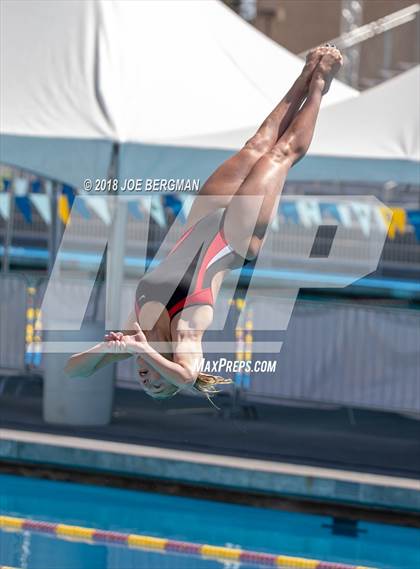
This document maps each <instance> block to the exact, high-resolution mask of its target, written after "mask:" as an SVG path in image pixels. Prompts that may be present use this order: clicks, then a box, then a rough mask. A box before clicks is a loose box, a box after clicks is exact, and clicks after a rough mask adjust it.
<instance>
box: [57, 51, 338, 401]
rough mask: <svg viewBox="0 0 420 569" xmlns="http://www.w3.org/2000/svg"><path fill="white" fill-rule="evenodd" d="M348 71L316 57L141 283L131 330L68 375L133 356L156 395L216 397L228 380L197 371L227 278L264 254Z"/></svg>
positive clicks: (328, 56)
mask: <svg viewBox="0 0 420 569" xmlns="http://www.w3.org/2000/svg"><path fill="white" fill-rule="evenodd" d="M341 65H342V57H341V54H340V52H339V51H338V50H337V49H336V48H335V47H334V46H332V45H329V44H326V45H325V46H320V47H317V48H315V49H313V50H312V51H311V52H310V53H309V54H308V56H307V58H306V63H305V66H304V68H303V70H302V72H301V74H300V76H299V77H298V78H297V80H296V81H295V82H294V84H293V85H292V87H291V88H290V90H289V91H288V93H287V94H286V96H285V97H284V98H283V99H282V100H281V102H280V103H279V104H278V105H277V107H276V108H275V109H274V110H273V111H272V113H271V114H270V115H269V116H268V117H267V118H266V119H265V121H264V122H263V123H262V125H261V126H260V128H259V129H258V131H257V132H256V133H255V135H254V136H253V137H252V138H251V139H250V140H248V142H246V144H245V145H244V147H243V148H242V149H241V150H240V151H239V152H238V153H237V154H235V155H234V156H232V157H231V158H229V159H228V160H227V161H226V162H224V163H223V164H222V165H221V166H220V167H219V168H218V169H217V170H216V171H215V172H214V173H213V174H212V175H211V176H210V178H209V179H208V180H207V181H206V183H205V184H204V186H203V187H202V188H201V190H200V193H199V195H200V196H207V198H206V199H203V200H200V199H198V200H195V202H194V204H193V207H192V208H191V211H190V214H189V216H188V220H187V228H186V231H185V232H184V234H183V235H182V237H181V238H180V239H179V240H178V242H177V243H176V245H175V246H174V247H173V249H172V250H171V252H170V253H169V255H168V256H167V257H166V258H165V259H164V260H163V261H161V262H160V264H159V265H158V266H157V267H156V268H154V269H151V270H148V271H147V272H146V273H145V275H144V276H143V277H142V278H141V280H140V283H139V285H138V287H137V292H136V302H135V310H134V311H133V313H132V314H131V316H130V318H129V319H128V322H127V324H126V326H125V328H126V330H125V331H124V332H110V333H109V334H107V335H106V336H105V338H104V341H103V342H101V343H100V344H97V345H96V346H94V347H93V348H91V349H89V350H87V351H85V352H82V353H79V354H75V355H73V356H72V357H71V358H70V359H69V360H68V362H67V365H66V367H65V373H66V374H67V375H68V376H70V377H72V376H89V375H91V374H92V373H94V372H95V371H96V370H98V369H100V368H102V367H103V366H105V365H107V364H110V363H115V362H117V361H119V360H122V359H125V358H128V357H131V356H132V355H134V356H135V357H136V361H137V365H138V374H139V378H140V382H141V384H142V386H143V388H144V390H145V391H146V393H147V394H148V395H150V396H152V397H154V398H158V399H164V398H167V397H171V396H173V395H175V393H177V392H178V391H179V390H180V389H182V388H193V389H195V390H197V391H200V392H202V393H205V394H206V395H207V397H209V395H211V394H212V393H215V392H216V391H217V389H216V385H218V384H220V383H225V382H229V380H225V379H223V378H220V377H218V376H212V375H209V374H204V373H201V372H199V371H198V369H199V365H198V364H199V362H201V360H202V346H201V342H202V338H203V335H204V332H205V331H206V329H207V328H208V327H209V326H210V324H211V322H212V318H213V306H214V302H215V299H216V297H217V294H218V292H219V289H220V286H221V284H222V281H223V278H224V276H225V275H226V273H227V272H228V271H229V270H231V269H233V268H237V267H241V266H242V265H243V264H244V263H246V262H247V261H248V260H251V259H254V258H255V257H256V256H257V255H258V252H259V250H260V248H261V246H262V244H263V241H264V237H265V233H266V230H267V228H268V226H269V224H270V222H271V220H272V218H273V216H274V215H275V213H276V211H277V207H278V203H279V199H280V194H281V191H282V189H283V185H284V182H285V179H286V176H287V173H288V171H289V169H290V168H291V167H292V166H293V165H294V164H296V163H297V162H298V160H300V159H301V158H302V157H303V156H304V155H305V154H306V152H307V150H308V148H309V145H310V142H311V140H312V136H313V133H314V128H315V123H316V120H317V116H318V111H319V108H320V104H321V99H322V96H323V95H324V94H325V93H326V92H327V91H328V89H329V87H330V84H331V81H332V79H333V77H334V76H335V75H336V73H337V71H338V70H339V68H340V66H341ZM238 196H257V197H258V199H259V201H258V206H257V208H259V209H258V212H257V213H255V212H256V211H257V209H256V208H255V207H253V206H252V203H250V201H249V200H247V199H245V200H242V199H233V198H234V197H235V198H236V197H238ZM251 202H252V200H251ZM250 207H252V208H253V212H252V215H251V212H250V210H249V208H250ZM253 215H254V217H253ZM197 242H198V243H199V244H200V247H199V248H198V250H197V248H196V247H197ZM191 258H192V259H193V261H192V262H191ZM185 259H190V261H188V264H187V265H186V264H185ZM173 283H176V286H175V287H172V284H173ZM168 291H169V292H168ZM168 296H169V298H168ZM156 346H159V348H158V349H156Z"/></svg>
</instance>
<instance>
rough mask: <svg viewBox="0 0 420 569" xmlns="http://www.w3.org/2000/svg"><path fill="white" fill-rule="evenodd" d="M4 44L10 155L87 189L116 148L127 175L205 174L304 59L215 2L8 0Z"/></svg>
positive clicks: (5, 138)
mask: <svg viewBox="0 0 420 569" xmlns="http://www.w3.org/2000/svg"><path fill="white" fill-rule="evenodd" d="M0 51H1V78H0V85H1V93H0V95H1V96H0V101H1V117H2V120H1V134H2V136H1V148H0V151H1V155H0V160H1V161H2V162H4V163H8V164H11V165H16V166H19V167H22V168H24V169H29V170H32V171H34V172H36V173H39V174H42V175H45V176H47V177H51V178H53V179H57V180H59V181H62V182H66V183H68V184H70V185H73V186H76V187H80V186H81V184H82V180H83V179H85V178H104V177H106V175H107V171H108V168H109V164H110V159H111V152H112V145H113V144H118V145H119V146H120V149H121V152H120V157H119V160H120V163H119V174H120V177H133V178H136V177H146V176H148V177H182V178H188V177H189V178H191V177H199V178H201V179H203V178H204V177H205V176H206V175H207V174H208V173H210V171H211V170H212V168H214V167H215V166H216V165H217V164H218V162H220V160H222V159H223V158H224V157H225V156H226V155H228V154H229V153H230V152H231V148H232V147H231V146H225V144H224V141H225V135H224V133H225V132H230V131H234V132H240V131H241V130H243V129H245V128H246V127H248V126H249V125H257V124H259V123H260V122H261V120H262V119H263V118H264V117H265V115H266V114H267V113H268V112H269V111H270V110H271V108H272V107H273V106H274V105H275V104H276V103H277V102H278V100H279V98H280V97H281V96H282V95H283V94H284V93H285V91H286V90H287V89H288V87H289V85H290V84H291V82H292V80H294V78H295V77H296V76H297V75H298V73H299V71H300V69H301V67H302V62H301V60H300V59H299V58H298V57H296V56H294V55H292V54H291V53H289V52H288V51H287V50H285V49H284V48H282V47H280V46H278V45H277V44H275V43H274V42H272V41H271V40H269V39H268V38H266V37H265V36H264V35H263V34H261V33H260V32H258V31H257V30H255V29H254V28H253V27H252V26H250V25H248V24H247V23H246V22H244V21H243V20H242V19H241V18H239V17H238V16H236V15H235V14H234V13H233V12H232V11H231V10H229V9H228V8H227V7H226V6H224V5H223V4H222V3H220V2H217V1H214V0H200V1H196V2H192V1H190V0H187V1H174V0H169V1H165V0H160V1H159V2H153V1H148V0H141V1H136V2H134V1H125V0H118V1H116V0H106V1H105V0H60V2H50V1H49V0H20V1H16V0H4V1H3V2H1V48H0ZM356 95H357V92H356V91H354V90H353V89H351V88H349V87H347V86H345V85H343V84H341V83H339V82H338V81H336V82H335V84H334V85H333V87H332V90H331V94H330V95H329V97H328V99H327V100H326V102H327V103H330V104H331V103H335V102H338V101H341V100H343V99H348V98H353V97H355V96H356ZM197 137H199V138H200V137H204V139H207V138H209V139H211V140H212V141H213V143H212V144H211V145H210V146H208V147H207V145H200V144H199V145H198V147H197V144H195V143H194V140H196V139H197ZM243 141H244V139H241V141H240V143H239V144H242V143H243Z"/></svg>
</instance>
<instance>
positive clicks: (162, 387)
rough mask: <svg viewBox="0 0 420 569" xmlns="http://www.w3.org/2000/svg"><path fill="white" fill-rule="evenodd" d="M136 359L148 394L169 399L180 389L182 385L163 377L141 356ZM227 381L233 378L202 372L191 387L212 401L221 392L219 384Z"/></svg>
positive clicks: (142, 384) (143, 385)
mask: <svg viewBox="0 0 420 569" xmlns="http://www.w3.org/2000/svg"><path fill="white" fill-rule="evenodd" d="M136 361H137V369H138V376H139V379H140V383H141V386H142V387H143V389H144V391H145V392H146V393H147V395H150V397H153V399H169V398H170V397H173V396H174V395H176V394H177V393H178V392H179V391H180V389H181V388H180V387H178V386H176V385H173V384H172V383H170V382H169V381H168V380H167V379H165V378H164V377H162V376H161V375H160V374H159V373H158V372H157V371H156V370H154V369H153V368H152V367H151V366H149V365H148V364H147V362H145V361H144V360H143V359H142V358H141V356H138V357H137V360H136ZM227 383H232V380H231V379H226V378H224V377H220V376H219V375H211V374H208V373H202V372H200V373H198V375H197V378H196V380H195V382H194V384H193V385H190V386H189V387H190V388H191V389H193V390H194V391H196V392H199V393H202V394H204V395H205V396H206V397H207V398H208V399H209V400H210V401H211V396H212V395H216V394H217V393H219V389H218V386H219V385H223V384H227ZM213 405H214V404H213Z"/></svg>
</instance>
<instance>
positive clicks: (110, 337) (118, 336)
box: [104, 332, 124, 342]
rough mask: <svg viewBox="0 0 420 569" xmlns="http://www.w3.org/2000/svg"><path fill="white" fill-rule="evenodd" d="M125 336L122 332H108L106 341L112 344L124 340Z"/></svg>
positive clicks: (105, 337)
mask: <svg viewBox="0 0 420 569" xmlns="http://www.w3.org/2000/svg"><path fill="white" fill-rule="evenodd" d="M123 336H124V334H123V333H122V332H108V334H105V336H104V341H105V342H112V341H114V340H122V338H123Z"/></svg>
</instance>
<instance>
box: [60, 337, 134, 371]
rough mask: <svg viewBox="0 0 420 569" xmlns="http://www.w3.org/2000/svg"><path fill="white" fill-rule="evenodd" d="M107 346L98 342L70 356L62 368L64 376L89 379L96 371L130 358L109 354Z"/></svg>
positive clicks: (105, 343)
mask: <svg viewBox="0 0 420 569" xmlns="http://www.w3.org/2000/svg"><path fill="white" fill-rule="evenodd" d="M108 344H109V342H100V343H99V344H96V346H93V348H90V349H89V350H86V351H84V352H80V353H79V354H74V355H73V356H71V357H70V358H69V359H68V361H67V364H66V365H65V367H64V373H65V374H66V376H67V377H89V376H90V375H92V373H94V372H95V371H97V370H98V369H101V368H103V367H104V366H106V365H109V364H112V363H115V362H117V361H120V360H125V359H127V358H129V357H130V356H131V354H113V353H109V349H110V348H109V347H108Z"/></svg>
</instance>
